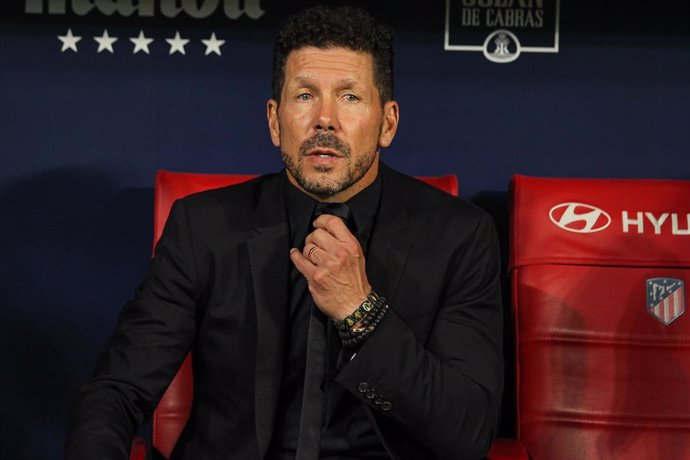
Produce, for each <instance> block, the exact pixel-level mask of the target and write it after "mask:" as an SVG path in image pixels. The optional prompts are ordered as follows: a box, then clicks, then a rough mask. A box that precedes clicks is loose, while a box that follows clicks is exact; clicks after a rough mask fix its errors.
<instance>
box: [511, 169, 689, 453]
mask: <svg viewBox="0 0 690 460" xmlns="http://www.w3.org/2000/svg"><path fill="white" fill-rule="evenodd" d="M511 212H512V214H511V241H510V247H511V257H510V270H511V278H512V281H511V282H512V291H513V292H512V294H513V309H514V315H515V329H516V332H515V337H516V366H517V372H516V374H517V380H518V381H517V404H518V407H517V422H518V427H517V429H518V439H519V440H520V442H521V443H522V445H524V446H525V448H526V449H527V453H528V454H529V455H530V456H531V457H532V458H535V459H545V460H549V459H575V460H577V459H587V460H589V459H632V460H635V459H639V460H649V459H676V460H677V459H690V315H688V314H685V313H684V310H685V306H684V301H685V297H686V294H685V289H687V283H688V282H689V281H690V270H689V267H690V181H670V180H669V181H666V180H594V179H590V180H584V179H543V178H532V177H525V176H516V177H514V178H513V183H512V207H511Z"/></svg>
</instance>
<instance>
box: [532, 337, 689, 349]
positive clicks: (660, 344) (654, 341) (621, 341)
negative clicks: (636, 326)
mask: <svg viewBox="0 0 690 460" xmlns="http://www.w3.org/2000/svg"><path fill="white" fill-rule="evenodd" d="M519 341H520V343H523V344H524V343H530V342H556V343H557V342H561V343H581V344H586V345H610V346H638V347H653V348H690V337H688V338H685V337H679V338H673V337H646V336H637V337H636V336H628V337H619V336H617V335H613V334H611V335H608V334H595V333H532V334H523V335H521V336H520V338H519Z"/></svg>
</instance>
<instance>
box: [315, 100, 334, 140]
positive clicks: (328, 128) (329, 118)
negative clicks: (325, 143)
mask: <svg viewBox="0 0 690 460" xmlns="http://www.w3.org/2000/svg"><path fill="white" fill-rule="evenodd" d="M315 121H316V122H315V126H314V129H315V130H316V131H317V132H319V133H325V132H330V133H333V132H335V131H336V130H337V124H338V108H337V103H336V101H335V100H334V98H331V97H324V98H322V99H321V101H320V103H319V104H318V106H317V116H316V120H315Z"/></svg>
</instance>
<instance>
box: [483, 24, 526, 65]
mask: <svg viewBox="0 0 690 460" xmlns="http://www.w3.org/2000/svg"><path fill="white" fill-rule="evenodd" d="M519 56H520V40H518V38H517V37H516V36H515V34H514V33H512V32H510V31H509V30H505V29H501V30H497V31H496V32H494V33H492V34H490V35H489V36H488V37H486V40H484V57H485V58H487V59H488V60H489V61H491V62H497V63H499V64H500V63H507V62H513V61H514V60H515V59H517V58H518V57H519Z"/></svg>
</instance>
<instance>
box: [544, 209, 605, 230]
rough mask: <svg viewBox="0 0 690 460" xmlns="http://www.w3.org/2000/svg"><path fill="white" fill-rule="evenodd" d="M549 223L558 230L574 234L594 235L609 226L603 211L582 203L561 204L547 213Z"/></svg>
mask: <svg viewBox="0 0 690 460" xmlns="http://www.w3.org/2000/svg"><path fill="white" fill-rule="evenodd" d="M549 218H550V219H551V222H553V223H554V224H556V225H557V226H558V227H559V228H562V229H563V230H567V231H569V232H575V233H595V232H600V231H602V230H604V229H605V228H606V227H608V226H609V225H611V216H609V215H608V214H607V213H606V212H605V211H602V210H601V209H599V208H596V207H594V206H591V205H588V204H584V203H561V204H557V205H556V206H554V207H553V208H551V210H550V211H549Z"/></svg>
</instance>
